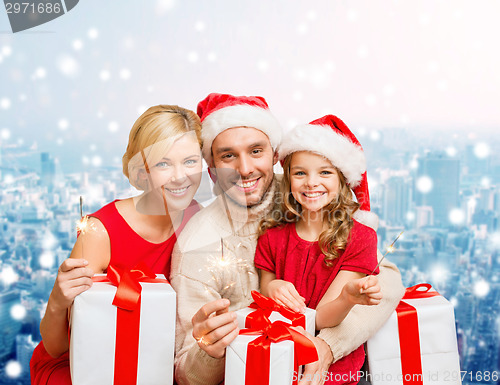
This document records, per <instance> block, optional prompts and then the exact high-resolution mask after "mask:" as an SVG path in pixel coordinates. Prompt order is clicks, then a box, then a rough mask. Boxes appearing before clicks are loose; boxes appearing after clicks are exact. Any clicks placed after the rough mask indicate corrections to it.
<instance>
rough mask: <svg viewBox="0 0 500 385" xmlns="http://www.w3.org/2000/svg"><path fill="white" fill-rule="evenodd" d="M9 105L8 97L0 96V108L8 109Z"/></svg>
mask: <svg viewBox="0 0 500 385" xmlns="http://www.w3.org/2000/svg"><path fill="white" fill-rule="evenodd" d="M10 106H11V102H10V99H9V98H2V99H0V108H2V109H3V110H8V109H9V108H10Z"/></svg>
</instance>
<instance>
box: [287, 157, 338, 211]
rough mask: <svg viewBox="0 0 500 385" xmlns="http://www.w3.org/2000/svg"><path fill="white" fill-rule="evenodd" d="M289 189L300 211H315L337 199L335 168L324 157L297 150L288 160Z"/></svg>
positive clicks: (336, 172) (336, 174)
mask: <svg viewBox="0 0 500 385" xmlns="http://www.w3.org/2000/svg"><path fill="white" fill-rule="evenodd" d="M290 189H291V193H292V195H293V197H294V198H295V200H296V201H297V202H298V203H300V205H301V206H302V211H303V213H304V211H305V212H317V211H319V210H322V209H323V208H324V207H326V206H327V205H328V204H329V203H330V202H332V201H333V200H335V199H337V195H338V193H339V189H340V183H339V176H338V171H337V169H336V168H335V167H334V166H333V165H332V163H331V162H330V161H329V160H328V159H326V158H325V157H323V156H321V155H318V154H315V153H313V152H309V151H298V152H295V153H294V154H293V155H292V160H291V162H290Z"/></svg>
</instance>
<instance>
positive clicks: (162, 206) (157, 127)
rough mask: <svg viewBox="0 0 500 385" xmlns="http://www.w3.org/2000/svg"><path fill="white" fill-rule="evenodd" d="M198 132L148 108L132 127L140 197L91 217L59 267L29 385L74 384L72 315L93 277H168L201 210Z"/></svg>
mask: <svg viewBox="0 0 500 385" xmlns="http://www.w3.org/2000/svg"><path fill="white" fill-rule="evenodd" d="M200 130H201V125H200V120H199V118H198V116H197V115H196V114H195V113H194V112H192V111H189V110H186V109H184V108H181V107H178V106H168V105H159V106H154V107H151V108H149V109H148V110H147V111H146V112H144V113H143V114H142V115H141V116H140V117H139V119H137V121H136V122H135V124H134V126H133V127H132V130H131V131H130V136H129V142H128V146H127V151H126V152H125V155H124V156H123V173H124V174H125V175H126V176H127V177H128V179H129V181H130V183H131V184H132V186H134V187H135V188H137V189H139V190H142V191H143V193H142V194H141V195H140V196H139V197H134V198H128V199H124V200H115V201H114V202H111V203H109V204H107V205H106V206H104V207H103V208H101V209H100V210H98V211H97V212H95V213H94V214H91V215H90V218H89V221H88V226H89V228H91V229H92V231H87V232H85V233H82V234H80V236H79V237H78V238H77V241H76V243H75V246H74V247H73V251H72V252H71V255H70V258H68V259H67V260H65V261H64V262H63V263H62V264H61V266H60V267H59V270H58V274H57V278H56V281H55V284H54V288H53V289H52V292H51V294H50V297H49V300H48V303H47V310H46V312H45V316H44V317H43V319H42V322H41V324H40V333H41V335H42V342H41V343H40V344H39V345H38V347H37V348H36V349H35V352H34V353H33V357H32V359H31V382H32V384H40V385H42V384H43V385H45V384H59V385H62V384H71V377H70V372H69V359H68V347H69V341H68V310H69V308H70V307H71V305H72V303H73V300H74V298H75V297H76V296H77V295H78V294H80V293H82V292H84V291H85V290H87V289H89V288H90V287H91V286H92V279H91V278H92V276H93V275H94V274H95V273H103V272H105V271H106V269H107V267H108V265H110V264H113V265H114V266H118V267H121V268H132V267H134V266H135V265H136V264H137V263H138V262H140V261H141V262H144V263H145V264H146V265H147V266H148V267H149V268H151V269H152V270H153V271H154V272H155V273H162V274H165V276H166V277H169V275H170V257H171V253H172V249H173V246H174V244H175V241H176V239H177V238H176V234H178V233H179V232H180V231H181V230H182V228H183V227H184V225H185V224H186V222H187V221H188V220H189V218H190V217H191V216H192V215H193V214H194V213H196V212H197V211H198V210H199V205H198V203H197V202H196V201H194V200H193V197H194V194H195V192H196V190H197V189H198V187H199V185H200V181H201V170H202V157H201V150H200V146H201V131H200ZM82 243H84V244H85V255H82V250H83V249H82V247H81V244H82Z"/></svg>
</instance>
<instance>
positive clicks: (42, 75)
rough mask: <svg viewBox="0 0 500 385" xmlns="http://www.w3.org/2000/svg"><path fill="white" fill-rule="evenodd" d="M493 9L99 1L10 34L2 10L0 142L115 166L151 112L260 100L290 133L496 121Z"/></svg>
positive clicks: (391, 2) (487, 127)
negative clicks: (224, 95)
mask: <svg viewBox="0 0 500 385" xmlns="http://www.w3.org/2000/svg"><path fill="white" fill-rule="evenodd" d="M499 11H500V3H498V2H496V1H489V0H486V1H481V2H470V1H444V0H436V1H430V0H429V1H416V2H408V1H402V0H399V1H395V0H387V1H369V0H362V1H356V2H352V1H325V0H324V1H317V2H314V3H306V2H303V1H296V0H292V1H284V0H278V1H272V2H270V1H261V0H256V1H252V2H236V1H221V0H215V1H212V2H204V1H182V2H181V1H180V0H158V1H130V0H129V1H124V0H119V1H118V0H111V1H106V2H103V1H97V0H82V1H80V3H79V4H78V5H77V6H76V7H75V8H74V9H73V10H72V11H70V12H69V13H68V14H66V15H64V16H62V17H59V18H58V19H56V20H53V21H52V22H50V23H47V24H44V25H41V26H39V27H36V28H34V29H32V30H29V31H26V32H21V33H16V34H12V33H11V32H10V26H9V25H8V19H7V15H6V13H5V12H4V11H3V10H2V11H1V12H0V31H1V33H0V141H2V143H3V144H12V143H18V142H20V141H21V142H24V143H25V144H28V145H30V146H31V145H36V146H37V148H38V149H40V150H44V151H45V150H47V151H50V152H51V153H52V154H54V155H55V156H57V157H59V158H60V160H61V163H62V165H63V167H64V165H65V164H67V165H70V164H71V167H69V168H74V167H77V166H78V165H83V166H85V165H87V164H89V163H90V164H91V163H92V159H94V160H95V162H94V163H96V164H99V163H100V164H104V165H108V164H109V165H117V164H119V161H120V157H121V155H122V153H123V151H124V149H125V146H126V141H127V138H128V131H129V129H130V127H131V126H132V124H133V122H134V120H135V119H136V118H137V117H138V116H139V114H140V113H141V112H142V111H143V110H144V109H145V108H146V107H148V106H150V105H155V104H179V105H181V106H184V107H188V108H191V109H195V108H196V104H197V102H198V101H199V100H201V99H202V98H204V97H205V96H206V95H207V94H208V93H209V92H214V91H216V92H230V93H234V94H242V95H243V94H246V95H249V94H258V95H263V96H264V97H266V99H267V100H268V102H269V104H270V106H271V109H272V110H273V111H274V113H275V114H276V115H277V117H278V119H279V120H280V121H281V122H282V123H283V125H284V126H285V127H290V126H292V125H294V124H298V123H304V122H308V121H311V120H313V119H315V118H318V117H320V116H322V115H324V114H326V113H334V114H337V115H338V116H340V117H341V118H342V119H343V120H344V121H346V123H347V124H348V125H349V126H350V127H351V128H352V129H353V130H354V131H355V132H356V131H357V130H360V129H368V130H371V129H383V128H384V127H408V128H412V129H415V130H416V131H419V132H420V131H423V132H431V130H435V129H439V130H446V131H448V132H450V133H451V132H453V133H456V132H471V131H473V132H479V133H480V132H483V133H492V132H494V131H495V130H498V128H499V127H500V114H498V111H497V110H498V107H497V106H498V103H499V101H500V73H499V71H498V70H497V68H500V53H499V51H498V49H496V46H497V41H496V39H497V37H498V36H500V25H499V24H498V23H497V20H496V19H497V15H498V14H499Z"/></svg>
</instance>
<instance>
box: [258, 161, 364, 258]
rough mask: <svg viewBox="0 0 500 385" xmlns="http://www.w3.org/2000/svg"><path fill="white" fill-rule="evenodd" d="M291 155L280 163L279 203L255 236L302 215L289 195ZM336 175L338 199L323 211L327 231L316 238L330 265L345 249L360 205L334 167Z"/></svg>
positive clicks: (297, 205)
mask: <svg viewBox="0 0 500 385" xmlns="http://www.w3.org/2000/svg"><path fill="white" fill-rule="evenodd" d="M292 156H293V153H292V154H289V155H288V156H286V157H285V159H284V161H283V172H284V175H283V179H282V180H281V184H280V193H281V194H280V195H281V198H282V199H281V201H276V202H275V205H274V207H273V209H272V210H271V212H270V213H269V215H268V216H267V217H265V218H264V219H263V220H262V221H261V222H260V225H259V231H258V235H259V236H260V235H262V234H263V233H264V232H265V231H266V230H267V229H270V228H272V227H278V226H283V225H284V224H286V223H290V222H298V221H299V219H300V218H301V216H302V206H301V205H300V203H299V202H297V201H296V200H295V198H294V197H293V195H292V192H291V183H290V163H291V161H292ZM336 170H337V173H338V176H339V187H340V188H339V194H338V195H337V199H335V200H333V201H331V202H330V203H329V204H328V205H327V206H326V207H325V208H324V220H326V221H327V223H328V228H327V229H326V230H324V231H323V232H322V233H321V234H320V235H319V239H318V243H319V247H320V249H321V251H322V252H323V254H325V263H326V265H327V266H329V267H330V266H332V265H333V263H332V261H333V260H334V259H335V258H337V257H338V256H339V255H340V252H341V251H343V250H345V248H346V245H347V242H348V240H349V234H350V232H351V229H352V226H353V221H352V215H353V214H354V212H355V211H356V210H358V209H359V203H357V202H356V201H354V200H353V199H352V191H351V189H350V188H349V186H348V185H347V182H346V179H345V177H344V175H343V174H342V172H341V171H340V170H339V169H338V168H336Z"/></svg>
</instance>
